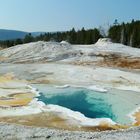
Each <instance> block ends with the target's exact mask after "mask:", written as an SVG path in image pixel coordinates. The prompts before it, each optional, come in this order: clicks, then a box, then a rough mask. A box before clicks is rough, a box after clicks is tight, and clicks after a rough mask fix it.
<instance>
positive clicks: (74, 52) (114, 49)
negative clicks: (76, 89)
mask: <svg viewBox="0 0 140 140" xmlns="http://www.w3.org/2000/svg"><path fill="white" fill-rule="evenodd" d="M100 53H111V54H112V53H113V54H121V55H124V56H128V57H140V49H137V48H132V47H129V46H125V45H122V44H119V43H112V42H111V41H110V40H109V39H99V41H98V42H97V43H96V44H92V45H71V44H69V43H68V42H66V41H62V42H60V43H58V42H44V41H39V42H34V43H28V44H23V45H17V46H13V47H10V48H8V49H4V50H1V51H0V57H4V58H6V59H5V60H3V61H4V62H13V63H14V62H28V61H32V62H36V61H37V62H39V61H66V60H67V61H72V62H74V61H76V60H80V61H97V60H98V59H100V57H99V56H96V55H98V54H100ZM67 61H66V62H67Z"/></svg>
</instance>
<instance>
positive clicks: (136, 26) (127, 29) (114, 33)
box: [108, 20, 140, 48]
mask: <svg viewBox="0 0 140 140" xmlns="http://www.w3.org/2000/svg"><path fill="white" fill-rule="evenodd" d="M108 37H109V38H111V39H112V41H113V42H116V43H122V44H124V45H128V46H132V47H137V48H140V21H134V20H132V22H131V23H122V24H119V23H118V22H117V21H115V23H114V25H113V26H111V27H110V29H109V33H108Z"/></svg>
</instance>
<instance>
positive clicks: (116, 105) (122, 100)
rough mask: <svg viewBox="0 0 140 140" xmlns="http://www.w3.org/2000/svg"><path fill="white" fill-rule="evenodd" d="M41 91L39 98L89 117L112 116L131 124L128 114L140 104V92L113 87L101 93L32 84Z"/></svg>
mask: <svg viewBox="0 0 140 140" xmlns="http://www.w3.org/2000/svg"><path fill="white" fill-rule="evenodd" d="M32 86H33V87H35V88H37V89H38V90H39V91H40V96H39V97H38V100H40V101H42V102H44V103H45V104H46V105H47V104H53V105H59V106H63V107H66V108H68V109H71V110H73V111H78V112H80V113H82V114H84V115H85V116H86V117H89V118H110V119H112V120H113V121H115V122H117V123H119V124H127V125H128V124H131V123H132V121H131V119H130V117H129V116H128V114H130V113H131V112H132V111H133V110H135V109H136V108H137V107H138V106H139V105H140V100H139V99H140V93H137V92H132V91H122V90H116V89H111V90H109V91H108V92H106V93H101V92H97V91H93V90H89V89H86V88H75V87H68V88H58V87H56V86H54V85H45V84H35V85H32Z"/></svg>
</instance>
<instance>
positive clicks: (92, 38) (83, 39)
mask: <svg viewBox="0 0 140 140" xmlns="http://www.w3.org/2000/svg"><path fill="white" fill-rule="evenodd" d="M101 37H103V36H102V35H101V34H100V32H99V30H98V29H96V28H95V29H89V30H85V29H84V28H82V29H81V30H78V31H76V30H75V29H74V28H73V29H72V30H70V31H66V32H54V33H45V34H41V35H39V36H37V37H33V36H32V34H31V33H29V34H27V35H26V36H25V38H24V39H16V40H6V41H0V46H1V47H3V48H6V47H11V46H14V45H18V44H24V43H30V42H36V41H57V42H61V41H62V40H65V41H68V42H69V43H71V44H94V43H95V42H97V40H98V39H99V38H101Z"/></svg>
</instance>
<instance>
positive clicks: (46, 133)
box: [0, 123, 140, 140]
mask: <svg viewBox="0 0 140 140" xmlns="http://www.w3.org/2000/svg"><path fill="white" fill-rule="evenodd" d="M0 139H2V140H32V139H34V140H46V139H49V140H140V127H135V128H130V129H127V130H115V131H106V132H78V131H73V132H72V131H66V130H55V129H50V128H39V127H27V126H21V125H15V124H5V123H0Z"/></svg>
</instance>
